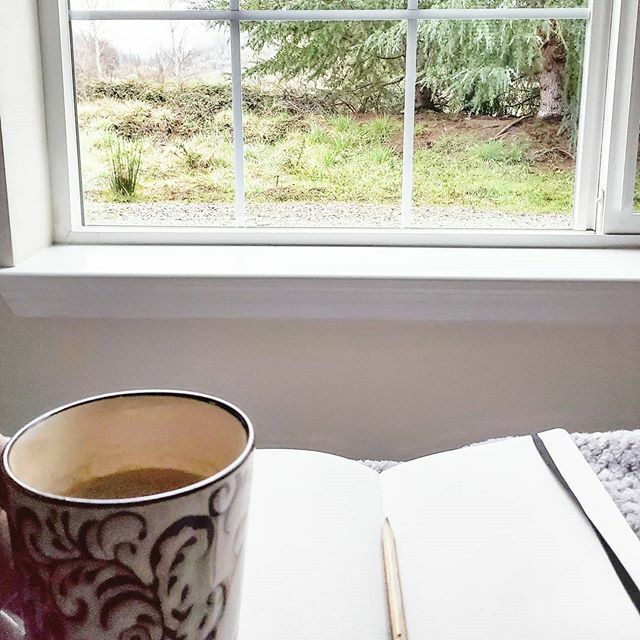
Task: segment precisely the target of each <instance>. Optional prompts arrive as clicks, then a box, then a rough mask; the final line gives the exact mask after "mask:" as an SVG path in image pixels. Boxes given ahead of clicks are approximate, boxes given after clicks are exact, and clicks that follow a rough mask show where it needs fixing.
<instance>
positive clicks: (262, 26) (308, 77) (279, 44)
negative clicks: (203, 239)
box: [242, 22, 406, 227]
mask: <svg viewBox="0 0 640 640" xmlns="http://www.w3.org/2000/svg"><path fill="white" fill-rule="evenodd" d="M242 27H243V38H244V41H245V43H246V46H245V49H244V52H243V64H244V65H245V73H244V139H245V177H246V200H247V224H249V225H251V226H286V227H375V226H384V227H397V226H398V225H399V222H400V200H401V191H402V189H401V185H402V131H403V115H402V107H403V99H404V98H403V91H404V41H405V33H406V23H404V22H399V23H386V22H385V23H383V22H377V23H372V22H358V23H348V22H330V23H316V22H305V23H286V22H283V23H279V24H277V23H276V24H274V23H244V24H243V25H242Z"/></svg>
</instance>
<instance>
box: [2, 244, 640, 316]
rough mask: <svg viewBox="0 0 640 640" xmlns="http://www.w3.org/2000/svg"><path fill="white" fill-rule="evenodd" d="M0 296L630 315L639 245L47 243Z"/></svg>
mask: <svg viewBox="0 0 640 640" xmlns="http://www.w3.org/2000/svg"><path fill="white" fill-rule="evenodd" d="M0 295H2V297H3V298H4V299H5V301H6V302H7V304H8V305H9V307H10V308H11V310H12V311H13V313H15V314H16V315H18V316H29V317H76V318H298V319H303V318H304V319H368V318H372V319H406V320H431V321H447V322H451V321H463V322H464V321H502V322H579V323H585V322H596V323H601V322H616V323H617V322H640V250H637V249H495V248H486V249H477V248H417V247H416V248H412V247H400V248H393V247H292V246H289V247H282V246H281V247H265V246H262V247H258V246H242V247H240V246H217V247H204V246H188V247H184V246H183V247H178V246H54V247H50V248H48V249H44V250H42V251H40V252H39V253H37V254H36V255H34V256H33V257H32V258H30V259H28V260H26V261H25V262H23V263H22V264H20V265H19V266H17V267H14V268H11V269H0Z"/></svg>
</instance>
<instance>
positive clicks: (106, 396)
mask: <svg viewBox="0 0 640 640" xmlns="http://www.w3.org/2000/svg"><path fill="white" fill-rule="evenodd" d="M135 396H147V397H149V396H167V397H177V398H187V399H189V400H195V401H199V402H205V403H208V404H213V405H215V406H217V407H219V408H220V409H223V410H224V411H226V412H227V413H229V414H231V415H232V416H233V417H234V418H236V419H237V420H238V422H239V423H240V424H241V425H242V427H243V429H244V430H245V433H246V436H247V442H246V444H245V446H244V449H243V450H242V452H241V453H240V454H239V455H238V456H237V457H236V458H235V459H234V460H233V461H232V462H231V463H230V464H228V465H227V466H225V467H223V468H222V469H221V470H220V471H218V472H217V473H215V474H213V475H211V476H207V477H206V478H204V479H203V480H199V481H198V482H195V483H193V484H189V485H186V486H184V487H179V488H177V489H172V490H171V491H163V492H161V493H153V494H150V495H146V496H136V497H133V498H78V497H74V496H63V495H59V494H56V493H49V492H47V491H40V490H38V489H35V488H34V487H31V486H29V485H28V484H27V483H25V482H23V481H22V480H20V478H18V476H17V475H16V474H15V473H14V472H13V470H12V469H11V465H10V464H9V454H10V452H11V449H12V448H13V446H14V445H15V444H16V442H17V441H18V440H19V439H20V437H21V436H22V435H23V434H24V433H26V432H27V431H29V430H31V429H33V428H34V427H36V426H37V425H39V424H41V423H42V422H44V421H45V420H47V419H48V418H51V417H52V416H54V415H56V414H58V413H62V412H63V411H67V410H68V409H72V408H74V407H78V406H81V405H84V404H90V403H92V402H97V401H100V400H111V399H115V398H123V397H135ZM254 448H255V433H254V429H253V425H252V424H251V420H249V417H248V416H247V415H246V414H245V413H244V411H242V410H241V409H239V408H238V407H237V406H236V405H234V404H232V403H230V402H227V401H226V400H223V399H222V398H218V397H216V396H212V395H209V394H206V393H199V392H197V391H181V390H170V389H140V390H128V391H115V392H110V393H103V394H100V395H96V396H90V397H88V398H83V399H81V400H76V401H74V402H70V403H68V404H65V405H62V406H60V407H56V408H55V409H51V410H50V411H47V412H46V413H43V414H41V415H40V416H38V417H37V418H34V419H33V420H31V421H30V422H28V423H27V424H26V425H25V426H24V427H22V428H20V429H19V430H18V431H17V432H16V433H15V434H14V435H13V436H11V438H10V439H9V442H8V443H7V445H6V447H5V448H4V451H3V452H2V460H1V462H2V464H1V465H0V468H1V469H0V470H1V471H2V472H3V473H4V476H5V477H6V478H7V480H8V481H9V482H10V484H11V485H12V486H14V487H15V488H16V489H17V490H18V491H21V492H22V493H26V494H27V495H29V496H31V497H33V498H35V499H37V500H39V501H41V502H42V501H46V502H53V503H55V504H64V505H66V506H73V507H87V508H95V507H122V506H139V505H145V504H153V503H157V502H162V501H164V500H169V499H173V498H181V497H183V496H186V495H189V494H191V493H195V492H196V491H200V490H201V489H204V488H206V487H208V486H210V485H213V484H215V483H216V482H218V481H219V480H222V479H224V478H226V477H227V476H229V475H230V474H232V473H233V472H234V471H236V470H237V469H239V468H240V467H241V466H242V465H243V464H244V462H245V461H246V460H247V458H248V457H249V456H250V454H251V452H252V451H253V450H254Z"/></svg>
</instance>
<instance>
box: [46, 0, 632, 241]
mask: <svg viewBox="0 0 640 640" xmlns="http://www.w3.org/2000/svg"><path fill="white" fill-rule="evenodd" d="M620 1H621V0H590V7H589V8H574V9H557V8H551V9H544V8H543V9H540V8H538V9H430V10H425V9H416V8H415V7H416V6H417V1H416V0H409V8H408V9H403V10H311V11H293V10H277V11H275V10H273V11H244V10H240V9H239V8H238V6H239V5H238V0H232V4H231V9H229V10H222V11H175V10H173V11H168V10H164V11H161V10H158V11H77V10H76V11H72V12H70V15H71V16H72V17H73V19H82V20H85V19H105V20H115V19H122V18H125V17H126V18H129V19H149V18H153V19H169V18H170V19H172V20H188V19H194V18H197V19H207V20H213V19H215V20H227V21H229V22H230V25H231V53H232V65H233V67H234V69H235V73H234V74H233V86H232V89H233V114H234V146H235V153H234V156H235V164H236V167H237V169H238V170H237V171H236V202H237V222H238V227H239V228H238V227H234V228H228V229H227V228H225V229H220V228H194V227H144V228H141V227H136V226H124V225H122V226H121V225H119V226H117V227H115V226H98V225H91V226H88V227H85V226H83V223H82V211H81V206H80V204H79V203H80V198H79V197H77V196H76V194H79V192H80V188H79V184H78V183H79V177H78V176H79V171H78V167H77V165H76V163H75V159H76V158H77V152H76V151H75V149H76V148H77V141H76V140H75V135H76V129H75V122H74V120H75V114H74V105H73V78H72V77H71V72H70V69H71V65H70V61H69V53H68V49H69V47H66V48H65V47H63V46H62V45H61V43H62V42H69V32H68V29H69V14H68V13H67V11H68V10H67V8H66V0H56V2H48V1H47V0H39V2H40V10H41V24H42V25H43V28H42V31H43V33H42V39H43V49H44V55H43V64H44V66H45V73H44V77H45V95H46V105H47V129H48V131H49V136H50V144H49V149H50V164H51V167H52V189H53V192H54V193H53V195H54V238H55V241H56V242H58V243H65V244H87V243H92V244H110V243H115V244H136V243H145V244H147V243H150V244H176V243H190V244H214V245H219V244H294V245H295V244H304V245H308V244H314V245H370V244H377V245H409V246H443V245H449V246H551V247H559V246H567V247H571V246H616V245H618V244H619V241H613V242H611V243H609V242H607V241H603V240H602V238H601V237H599V236H598V234H596V233H595V232H594V231H595V230H596V228H597V212H598V198H599V195H600V190H599V186H598V176H599V173H600V170H601V168H600V158H601V154H600V150H601V145H602V133H603V124H604V117H603V106H602V102H603V101H602V100H601V96H602V95H603V93H604V91H605V87H606V73H607V67H606V61H607V53H608V50H609V30H608V29H606V28H605V29H602V28H601V29H597V30H594V29H592V28H591V25H592V24H593V23H594V19H595V20H597V24H599V25H602V24H609V21H610V15H611V12H612V5H613V4H614V3H615V2H620ZM56 4H57V5H58V6H57V7H55V6H54V5H56ZM590 15H591V16H592V19H590V20H588V26H587V42H586V48H585V68H586V69H587V70H588V72H587V73H586V74H585V77H584V79H583V88H582V101H581V115H580V129H579V153H578V155H577V165H576V183H575V184H576V186H575V194H574V195H575V197H574V203H575V204H574V228H575V231H553V230H551V231H545V230H542V231H541V230H518V229H514V230H495V229H460V230H457V229H425V230H419V229H408V228H407V227H408V226H409V225H410V220H411V208H412V207H411V196H412V182H413V135H412V134H413V128H414V127H413V125H414V110H413V108H405V126H404V143H403V190H402V204H401V219H402V223H403V227H404V228H400V229H326V228H321V229H311V228H304V229H280V228H268V229H267V228H265V229H256V228H241V227H242V225H243V224H244V169H243V151H242V99H241V95H242V93H241V92H242V87H241V77H240V71H239V67H240V38H239V29H240V23H241V22H242V21H243V20H256V19H261V20H275V19H282V18H283V17H285V18H287V19H291V20H320V19H322V20H327V19H328V20H354V19H369V20H383V19H399V20H400V19H402V20H406V21H407V25H408V38H407V53H408V55H407V73H406V84H407V86H406V87H405V100H406V103H407V104H409V103H411V105H412V104H413V101H412V96H413V95H414V90H415V87H414V86H413V80H414V78H415V56H414V55H413V54H412V52H413V53H414V52H415V51H414V43H415V40H416V34H415V32H416V30H417V20H418V19H420V20H424V19H445V18H447V19H468V20H473V19H489V18H493V19H507V18H518V19H531V18H540V17H557V18H574V19H585V18H587V17H588V16H590ZM52 24H58V25H59V33H58V34H53V35H52V34H51V32H52V31H55V30H53V29H51V25H52ZM65 49H66V50H67V52H66V53H65ZM61 78H62V80H61ZM69 114H71V115H69ZM61 123H64V131H62V126H61ZM65 176H66V179H65ZM635 243H637V244H640V238H638V239H637V240H636V239H635V238H626V239H625V240H624V244H625V245H629V244H635Z"/></svg>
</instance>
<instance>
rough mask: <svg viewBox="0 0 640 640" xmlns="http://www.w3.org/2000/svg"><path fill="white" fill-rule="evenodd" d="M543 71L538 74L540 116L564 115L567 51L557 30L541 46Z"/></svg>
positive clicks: (554, 116) (557, 116) (553, 116)
mask: <svg viewBox="0 0 640 640" xmlns="http://www.w3.org/2000/svg"><path fill="white" fill-rule="evenodd" d="M541 54H542V71H541V72H540V73H539V74H538V84H539V85H540V107H539V109H538V118H542V119H546V118H559V117H562V115H563V113H562V93H563V91H564V74H565V65H566V61H567V52H566V50H565V48H564V44H563V43H562V41H561V40H560V38H558V34H557V33H556V32H555V30H553V31H551V34H550V35H549V37H548V38H547V40H546V41H545V42H544V44H543V45H542V47H541Z"/></svg>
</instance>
